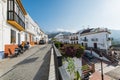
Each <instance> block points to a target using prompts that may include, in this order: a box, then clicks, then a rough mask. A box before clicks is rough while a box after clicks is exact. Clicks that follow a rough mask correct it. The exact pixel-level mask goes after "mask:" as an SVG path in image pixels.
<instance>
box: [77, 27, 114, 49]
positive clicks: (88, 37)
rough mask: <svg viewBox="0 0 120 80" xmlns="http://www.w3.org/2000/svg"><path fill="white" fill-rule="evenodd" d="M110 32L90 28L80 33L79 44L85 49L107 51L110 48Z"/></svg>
mask: <svg viewBox="0 0 120 80" xmlns="http://www.w3.org/2000/svg"><path fill="white" fill-rule="evenodd" d="M110 34H111V33H110V31H109V30H108V29H106V28H92V29H86V30H83V32H81V34H80V37H79V44H81V45H83V46H85V47H93V48H100V49H108V48H109V47H110V46H111V40H112V38H111V37H110Z"/></svg>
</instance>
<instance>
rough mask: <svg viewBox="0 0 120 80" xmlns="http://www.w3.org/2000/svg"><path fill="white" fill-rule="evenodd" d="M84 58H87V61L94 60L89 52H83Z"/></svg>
mask: <svg viewBox="0 0 120 80" xmlns="http://www.w3.org/2000/svg"><path fill="white" fill-rule="evenodd" d="M84 56H85V57H87V58H88V59H93V58H94V56H93V55H92V54H91V53H90V52H87V51H85V53H84Z"/></svg>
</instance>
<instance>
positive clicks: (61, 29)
mask: <svg viewBox="0 0 120 80" xmlns="http://www.w3.org/2000/svg"><path fill="white" fill-rule="evenodd" d="M57 31H60V32H72V33H74V32H76V31H77V30H75V29H64V28H57Z"/></svg>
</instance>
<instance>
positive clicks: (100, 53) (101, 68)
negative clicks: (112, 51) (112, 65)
mask: <svg viewBox="0 0 120 80" xmlns="http://www.w3.org/2000/svg"><path fill="white" fill-rule="evenodd" d="M100 57H101V58H100V62H101V78H102V80H104V76H103V64H102V57H103V55H102V52H101V51H100Z"/></svg>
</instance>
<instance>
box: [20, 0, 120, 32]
mask: <svg viewBox="0 0 120 80" xmlns="http://www.w3.org/2000/svg"><path fill="white" fill-rule="evenodd" d="M28 1H29V2H28ZM22 3H23V6H24V7H25V9H26V11H27V12H28V13H29V14H30V16H31V17H32V18H33V19H34V20H35V21H36V22H37V23H38V24H39V25H40V27H41V28H42V29H43V30H44V31H45V32H52V31H70V32H76V31H78V30H80V29H83V28H88V27H107V28H109V29H120V5H119V3H120V0H22Z"/></svg>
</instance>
